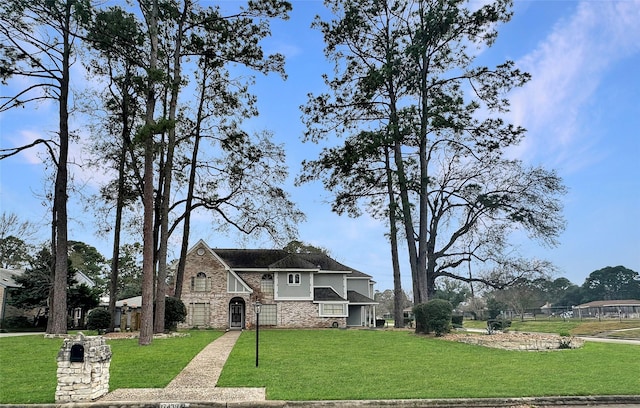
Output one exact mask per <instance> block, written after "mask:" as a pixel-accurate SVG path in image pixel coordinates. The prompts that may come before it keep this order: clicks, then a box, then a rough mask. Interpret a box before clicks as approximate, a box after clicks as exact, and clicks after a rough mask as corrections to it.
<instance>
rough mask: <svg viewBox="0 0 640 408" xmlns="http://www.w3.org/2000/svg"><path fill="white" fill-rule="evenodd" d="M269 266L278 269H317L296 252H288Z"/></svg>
mask: <svg viewBox="0 0 640 408" xmlns="http://www.w3.org/2000/svg"><path fill="white" fill-rule="evenodd" d="M269 267H270V268H278V269H313V270H316V269H318V267H317V266H316V265H314V264H312V263H311V262H309V261H307V260H305V259H304V258H302V257H300V256H298V255H297V254H289V255H287V256H286V257H284V258H282V259H281V260H279V261H277V262H274V263H272V264H271V265H269Z"/></svg>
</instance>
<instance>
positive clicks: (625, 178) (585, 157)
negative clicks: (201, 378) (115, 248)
mask: <svg viewBox="0 0 640 408" xmlns="http://www.w3.org/2000/svg"><path fill="white" fill-rule="evenodd" d="M514 11H515V15H514V17H513V19H512V21H511V22H509V23H507V24H506V25H503V26H501V27H500V29H499V31H500V35H499V37H498V40H497V42H496V44H495V45H494V46H493V47H492V48H490V49H486V50H483V52H482V54H481V55H480V56H479V59H478V61H479V63H482V64H487V65H491V64H498V63H501V62H503V61H504V60H506V59H512V60H514V61H516V63H517V65H518V66H519V67H521V68H522V69H524V70H526V71H528V72H530V73H531V74H532V80H531V81H530V82H529V83H528V84H527V85H526V86H525V87H523V88H521V89H518V90H516V91H514V92H513V94H512V95H511V102H512V111H511V113H510V118H511V120H512V121H513V122H514V123H516V124H519V125H522V126H524V127H525V128H527V129H528V133H527V137H526V138H525V140H524V142H523V143H522V144H521V145H520V146H518V147H517V148H514V149H512V151H511V152H510V154H511V155H513V156H514V157H517V158H520V159H521V160H523V161H524V162H526V163H529V164H531V165H543V166H545V167H548V168H553V169H556V170H557V171H558V172H559V174H560V175H561V176H562V177H563V178H564V181H565V184H566V185H567V187H568V189H569V192H568V194H567V195H566V196H565V217H566V220H567V229H566V231H565V232H564V233H563V234H562V236H561V237H560V245H559V246H558V247H556V248H545V247H539V246H538V245H537V244H535V243H530V242H527V241H524V240H523V241H521V242H519V243H518V245H519V246H520V248H521V250H522V251H523V252H525V253H527V254H530V255H531V256H535V257H539V258H544V259H548V260H550V261H552V262H553V263H554V264H555V265H556V266H557V267H558V270H559V273H558V274H557V275H555V277H560V276H564V277H567V278H568V279H569V280H571V281H572V282H574V283H576V284H582V283H583V282H584V279H585V278H586V277H587V276H588V274H589V273H591V272H593V271H594V270H597V269H600V268H603V267H605V266H616V265H624V266H626V267H628V268H631V269H633V270H635V271H640V75H639V74H640V0H619V1H616V0H612V1H538V0H531V1H519V0H516V1H515V6H514ZM317 13H323V14H325V15H326V11H325V10H324V8H323V5H322V3H321V2H320V1H296V0H294V1H293V11H292V13H291V18H290V19H289V20H288V21H282V22H276V23H274V25H273V30H272V31H273V36H272V37H271V38H269V39H268V40H266V41H265V42H264V47H265V50H266V51H267V52H281V53H283V54H285V55H286V61H287V62H286V70H287V74H288V79H287V80H286V81H283V80H282V79H281V78H280V77H278V76H277V75H269V76H259V77H257V78H256V86H255V88H254V89H253V92H254V93H255V94H256V95H257V96H258V98H259V101H260V106H259V108H260V116H259V117H258V118H256V119H255V120H252V121H251V122H250V123H248V124H247V128H248V130H255V131H259V130H262V129H269V130H270V131H272V132H273V133H274V137H275V140H276V141H277V142H278V143H282V144H284V146H285V148H286V151H287V156H288V157H287V161H288V164H289V167H290V173H291V174H290V176H291V183H289V184H288V186H286V187H287V190H288V191H289V192H290V194H291V196H292V198H293V199H294V201H296V202H297V203H298V205H299V207H300V208H301V210H302V211H304V212H305V213H306V214H307V221H306V222H305V223H303V224H301V225H300V227H299V231H300V239H301V240H303V241H305V242H308V243H311V244H314V245H318V246H322V247H324V248H327V249H328V250H329V251H330V253H331V255H332V256H333V257H334V258H336V259H337V260H338V261H340V262H343V263H345V264H347V265H349V266H351V267H353V268H356V269H358V270H361V271H363V272H365V273H368V274H370V275H372V276H373V277H374V279H375V280H376V282H377V286H376V288H377V289H379V290H384V289H388V288H392V287H393V281H392V273H391V262H390V255H389V254H390V251H389V246H388V243H387V241H386V240H385V238H384V235H383V234H384V233H385V231H386V228H385V226H384V225H382V224H381V223H380V222H378V221H376V220H373V219H371V218H369V217H366V216H364V217H361V218H358V219H350V218H348V217H346V216H340V217H339V216H337V215H335V214H333V213H331V211H330V205H329V204H328V201H329V200H330V195H329V194H328V193H327V192H325V191H324V190H323V189H322V185H321V184H320V183H317V184H308V185H304V186H302V187H293V182H292V181H293V178H294V177H295V176H296V175H297V173H298V171H299V167H300V162H301V161H302V160H303V159H313V158H315V157H316V156H317V153H318V151H319V149H320V146H316V145H313V144H302V142H301V139H300V137H301V135H302V132H303V126H302V123H301V121H300V110H299V106H300V105H302V104H304V103H305V102H306V95H307V93H309V92H313V93H319V92H322V91H324V88H323V83H322V80H321V77H320V76H321V75H322V74H323V73H329V74H331V72H332V65H331V64H330V63H328V62H327V61H326V60H325V59H324V54H323V47H324V45H323V42H322V37H321V35H320V33H319V32H317V31H314V30H311V29H310V28H309V26H310V23H311V21H312V19H313V17H314V15H315V14H317ZM10 89H13V88H2V90H1V91H0V92H1V93H2V95H6V94H8V92H10ZM78 123H79V122H78ZM46 129H55V107H54V106H52V105H49V104H44V105H41V106H39V107H38V108H37V109H33V108H31V107H29V108H25V109H20V110H18V111H10V112H5V113H3V114H0V144H1V146H2V147H3V148H5V147H11V146H15V145H19V144H24V143H25V142H28V141H31V140H33V139H35V138H37V137H41V136H44V135H46ZM80 134H81V135H82V134H86V133H83V132H80ZM331 143H337V141H331ZM41 154H42V152H38V151H30V152H27V153H24V154H21V155H19V156H16V157H13V158H10V159H8V160H4V161H2V162H0V200H1V201H0V207H1V208H0V211H6V212H15V213H17V214H18V215H20V216H21V217H23V218H24V219H29V220H32V221H34V222H37V223H40V224H41V225H42V229H41V233H42V239H43V240H44V239H46V238H47V233H48V231H47V223H48V219H49V213H48V206H46V205H43V199H42V197H41V196H40V193H41V192H42V191H43V185H44V182H45V181H44V180H43V174H44V173H43V166H42V162H41V160H40V155H41ZM72 155H73V158H74V160H75V161H77V162H78V163H82V161H83V160H84V157H83V154H82V151H81V148H80V147H78V146H76V147H74V149H73V152H72ZM71 171H72V172H74V175H75V176H74V177H75V182H76V184H77V185H78V186H82V192H83V194H84V195H88V194H89V193H91V191H92V190H93V188H94V186H95V183H96V181H97V180H98V179H99V178H100V176H101V175H96V174H89V173H87V172H84V171H83V170H82V168H81V167H79V166H72V167H71ZM79 200H81V198H80V197H79V196H78V195H76V194H73V193H72V196H71V199H70V206H69V208H70V216H71V220H70V238H71V239H74V240H82V241H85V242H87V243H88V244H91V245H94V246H96V247H97V248H98V249H99V250H100V251H101V252H102V253H103V254H105V255H107V256H108V254H109V253H110V242H109V240H108V239H102V238H98V237H96V236H95V235H94V232H93V231H95V226H94V225H93V224H92V222H93V217H91V215H90V214H86V213H85V212H83V211H82V210H81V209H80V208H81V207H79V206H78V201H79ZM193 229H194V230H195V231H194V235H192V238H191V243H195V242H196V241H197V240H198V239H200V238H202V239H204V240H205V241H206V242H207V243H208V244H209V245H211V246H212V247H235V246H239V245H244V246H248V247H270V246H271V244H270V243H269V242H264V241H248V242H246V241H242V242H241V241H239V239H238V237H236V236H229V237H226V236H225V237H221V236H220V235H219V234H217V233H215V232H213V231H211V229H210V228H209V227H208V225H207V222H206V219H202V218H200V217H198V218H197V223H196V225H194V228H193ZM177 250H178V247H177V245H176V248H175V251H176V252H175V253H177ZM401 251H402V253H403V254H404V253H405V252H406V248H405V247H402V248H401ZM175 253H174V254H175ZM402 268H403V269H402V274H403V282H404V287H405V289H410V284H409V282H410V277H409V274H410V272H409V269H408V267H407V265H406V263H403V265H402Z"/></svg>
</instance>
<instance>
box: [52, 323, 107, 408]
mask: <svg viewBox="0 0 640 408" xmlns="http://www.w3.org/2000/svg"><path fill="white" fill-rule="evenodd" d="M74 347H81V353H79V352H76V354H78V355H79V356H80V357H81V360H82V361H72V360H73V358H72V355H73V354H74V353H73V352H72V348H74ZM57 360H58V370H57V377H58V385H57V387H56V394H55V401H56V403H67V402H83V401H94V400H96V399H98V398H100V397H102V396H103V395H106V394H107V393H108V392H109V368H110V365H111V347H110V346H109V345H107V344H106V342H105V339H104V338H103V337H100V336H88V337H85V336H84V335H83V334H82V333H78V335H77V336H76V337H75V338H72V339H71V338H66V339H65V340H64V343H63V344H62V348H61V349H60V351H59V352H58V358H57Z"/></svg>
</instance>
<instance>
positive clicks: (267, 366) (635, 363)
mask: <svg viewBox="0 0 640 408" xmlns="http://www.w3.org/2000/svg"><path fill="white" fill-rule="evenodd" d="M221 334H222V333H221V332H216V331H205V330H203V331H191V336H190V337H183V338H171V339H163V340H160V339H156V340H154V341H153V343H152V345H151V346H145V347H140V346H138V344H137V340H135V339H128V340H110V341H109V344H110V345H111V349H112V352H113V359H112V362H111V369H110V374H111V381H110V388H111V389H117V388H152V387H165V386H166V385H167V384H168V383H169V382H170V381H171V379H173V378H174V377H175V375H176V374H177V373H178V372H179V371H180V370H181V369H182V368H183V367H184V366H185V365H186V364H187V363H188V362H189V361H190V360H191V358H192V357H193V356H194V355H195V354H197V353H198V352H199V351H200V350H202V348H204V346H205V345H206V344H208V343H209V342H211V341H212V340H214V339H215V338H217V337H219V336H220V335H221ZM61 344H62V341H61V340H60V339H45V338H43V337H41V336H23V337H6V338H0V403H13V404H29V403H51V402H53V400H54V395H55V387H56V356H57V353H58V350H59V349H60V346H61ZM218 385H219V386H226V387H266V388H267V397H268V398H269V399H275V400H332V399H334V400H335V399H391V398H463V397H466V398H474V397H475V398H482V397H524V396H548V395H615V394H620V395H625V394H626V395H632V394H637V393H638V390H640V346H634V345H621V344H605V343H591V342H587V343H586V344H585V345H584V347H583V348H581V349H577V350H561V351H549V352H518V351H505V350H498V349H489V348H484V347H480V346H473V345H469V344H462V343H454V342H449V341H446V340H442V339H437V338H429V337H424V336H417V335H414V334H412V333H410V332H407V331H394V330H386V331H384V330H261V331H260V366H259V367H257V368H256V367H255V332H253V331H245V332H244V333H242V335H241V336H240V338H239V340H238V342H237V343H236V346H235V347H234V349H233V351H232V353H231V356H230V358H229V360H228V361H227V364H226V365H225V367H224V370H223V372H222V375H221V378H220V380H219V381H218Z"/></svg>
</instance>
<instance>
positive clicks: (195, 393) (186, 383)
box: [98, 330, 266, 402]
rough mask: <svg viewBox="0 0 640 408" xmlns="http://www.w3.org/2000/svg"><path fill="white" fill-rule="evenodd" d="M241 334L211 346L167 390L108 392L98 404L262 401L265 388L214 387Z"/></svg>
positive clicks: (232, 333) (229, 335)
mask: <svg viewBox="0 0 640 408" xmlns="http://www.w3.org/2000/svg"><path fill="white" fill-rule="evenodd" d="M241 333H242V332H241V331H239V330H238V331H228V332H226V333H225V334H223V335H222V336H221V337H219V338H217V339H216V340H215V341H213V342H211V343H210V344H209V345H208V346H207V347H205V348H204V349H203V350H202V351H201V352H200V353H199V354H197V355H196V356H195V357H194V358H193V359H192V360H191V362H190V363H189V364H188V365H187V366H186V367H185V368H184V369H183V370H182V372H180V374H178V375H177V376H176V377H175V378H174V379H173V381H171V382H170V383H169V385H167V387H166V388H121V389H118V390H114V391H112V392H110V393H109V394H107V395H105V396H104V397H102V398H100V399H99V400H98V401H99V402H105V401H129V402H131V401H145V402H149V401H162V402H171V401H176V402H177V401H179V402H196V401H208V402H217V401H225V402H251V401H265V400H266V392H265V389H264V388H226V387H225V388H217V387H216V384H217V382H218V378H220V373H221V372H222V367H224V363H225V362H226V361H227V358H228V357H229V354H230V353H231V350H232V349H233V346H234V345H235V344H236V341H237V340H238V337H240V334H241Z"/></svg>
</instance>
